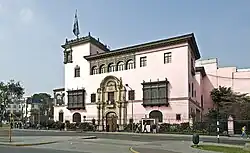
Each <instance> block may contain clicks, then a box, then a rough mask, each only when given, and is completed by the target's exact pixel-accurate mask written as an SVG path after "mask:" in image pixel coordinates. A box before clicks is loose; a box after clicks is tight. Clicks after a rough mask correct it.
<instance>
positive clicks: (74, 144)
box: [0, 130, 247, 153]
mask: <svg viewBox="0 0 250 153" xmlns="http://www.w3.org/2000/svg"><path fill="white" fill-rule="evenodd" d="M13 134H14V135H15V136H14V137H13V138H19V139H22V140H24V142H27V141H33V140H34V141H35V139H37V140H36V141H38V140H39V141H45V140H46V141H47V140H50V141H54V140H60V141H57V142H56V143H49V144H43V145H30V146H22V147H21V148H20V150H18V149H16V147H13V146H9V150H8V149H6V148H4V147H2V146H0V150H1V153H2V152H3V153H13V152H14V153H15V152H17V151H18V153H20V152H21V153H22V152H25V153H29V152H38V153H40V152H43V153H52V152H56V153H57V152H62V153H73V152H83V153H117V152H119V153H130V152H131V148H132V149H133V150H134V151H137V152H139V153H154V152H155V153H163V152H164V153H184V152H185V153H197V152H199V153H213V152H208V151H202V150H197V149H194V148H191V147H190V146H191V145H192V142H191V138H192V136H188V135H171V134H168V135H166V134H135V133H122V132H120V133H116V132H115V133H105V132H83V133H77V132H67V131H61V132H60V131H46V130H45V131H37V130H13ZM86 136H97V138H96V139H83V137H86ZM173 140H174V141H173ZM201 140H202V141H203V142H201V144H205V143H207V142H204V140H213V141H215V142H216V138H214V137H211V136H202V137H201ZM221 141H222V142H229V143H231V144H234V145H235V142H236V143H238V141H239V142H240V143H241V144H244V143H245V142H246V141H247V140H241V139H239V138H226V137H222V138H221ZM233 142H234V143H233ZM242 147H243V145H242ZM25 149H26V150H25ZM27 150H28V151H27Z"/></svg>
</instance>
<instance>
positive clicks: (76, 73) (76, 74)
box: [75, 65, 80, 77]
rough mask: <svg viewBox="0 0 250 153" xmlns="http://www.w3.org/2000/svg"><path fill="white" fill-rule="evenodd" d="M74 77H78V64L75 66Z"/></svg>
mask: <svg viewBox="0 0 250 153" xmlns="http://www.w3.org/2000/svg"><path fill="white" fill-rule="evenodd" d="M75 77H80V67H79V66H78V65H77V66H76V67H75Z"/></svg>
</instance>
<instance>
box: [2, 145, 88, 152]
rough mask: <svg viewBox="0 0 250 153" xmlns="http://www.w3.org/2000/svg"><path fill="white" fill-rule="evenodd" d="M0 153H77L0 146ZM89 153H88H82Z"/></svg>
mask: <svg viewBox="0 0 250 153" xmlns="http://www.w3.org/2000/svg"><path fill="white" fill-rule="evenodd" d="M0 150H1V153H79V152H78V151H64V150H54V149H46V148H30V147H29V148H25V147H10V146H0ZM82 153H89V152H82Z"/></svg>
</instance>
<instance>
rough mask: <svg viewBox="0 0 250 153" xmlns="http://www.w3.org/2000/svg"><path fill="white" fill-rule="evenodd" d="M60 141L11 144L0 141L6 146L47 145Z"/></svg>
mask: <svg viewBox="0 0 250 153" xmlns="http://www.w3.org/2000/svg"><path fill="white" fill-rule="evenodd" d="M57 142H58V141H50V142H39V143H26V144H11V143H5V144H4V143H0V145H4V146H18V147H25V146H38V145H45V144H52V143H57Z"/></svg>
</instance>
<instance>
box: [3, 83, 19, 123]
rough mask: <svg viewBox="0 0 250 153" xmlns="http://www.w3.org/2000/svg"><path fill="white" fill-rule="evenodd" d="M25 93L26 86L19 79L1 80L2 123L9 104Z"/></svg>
mask: <svg viewBox="0 0 250 153" xmlns="http://www.w3.org/2000/svg"><path fill="white" fill-rule="evenodd" d="M23 95H24V88H23V86H22V85H21V83H20V82H19V81H18V82H16V81H14V80H10V81H9V82H7V83H4V82H0V106H1V109H0V123H2V119H3V117H4V114H5V113H6V107H7V106H8V104H10V103H12V102H16V101H19V100H20V99H21V98H22V97H23Z"/></svg>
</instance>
